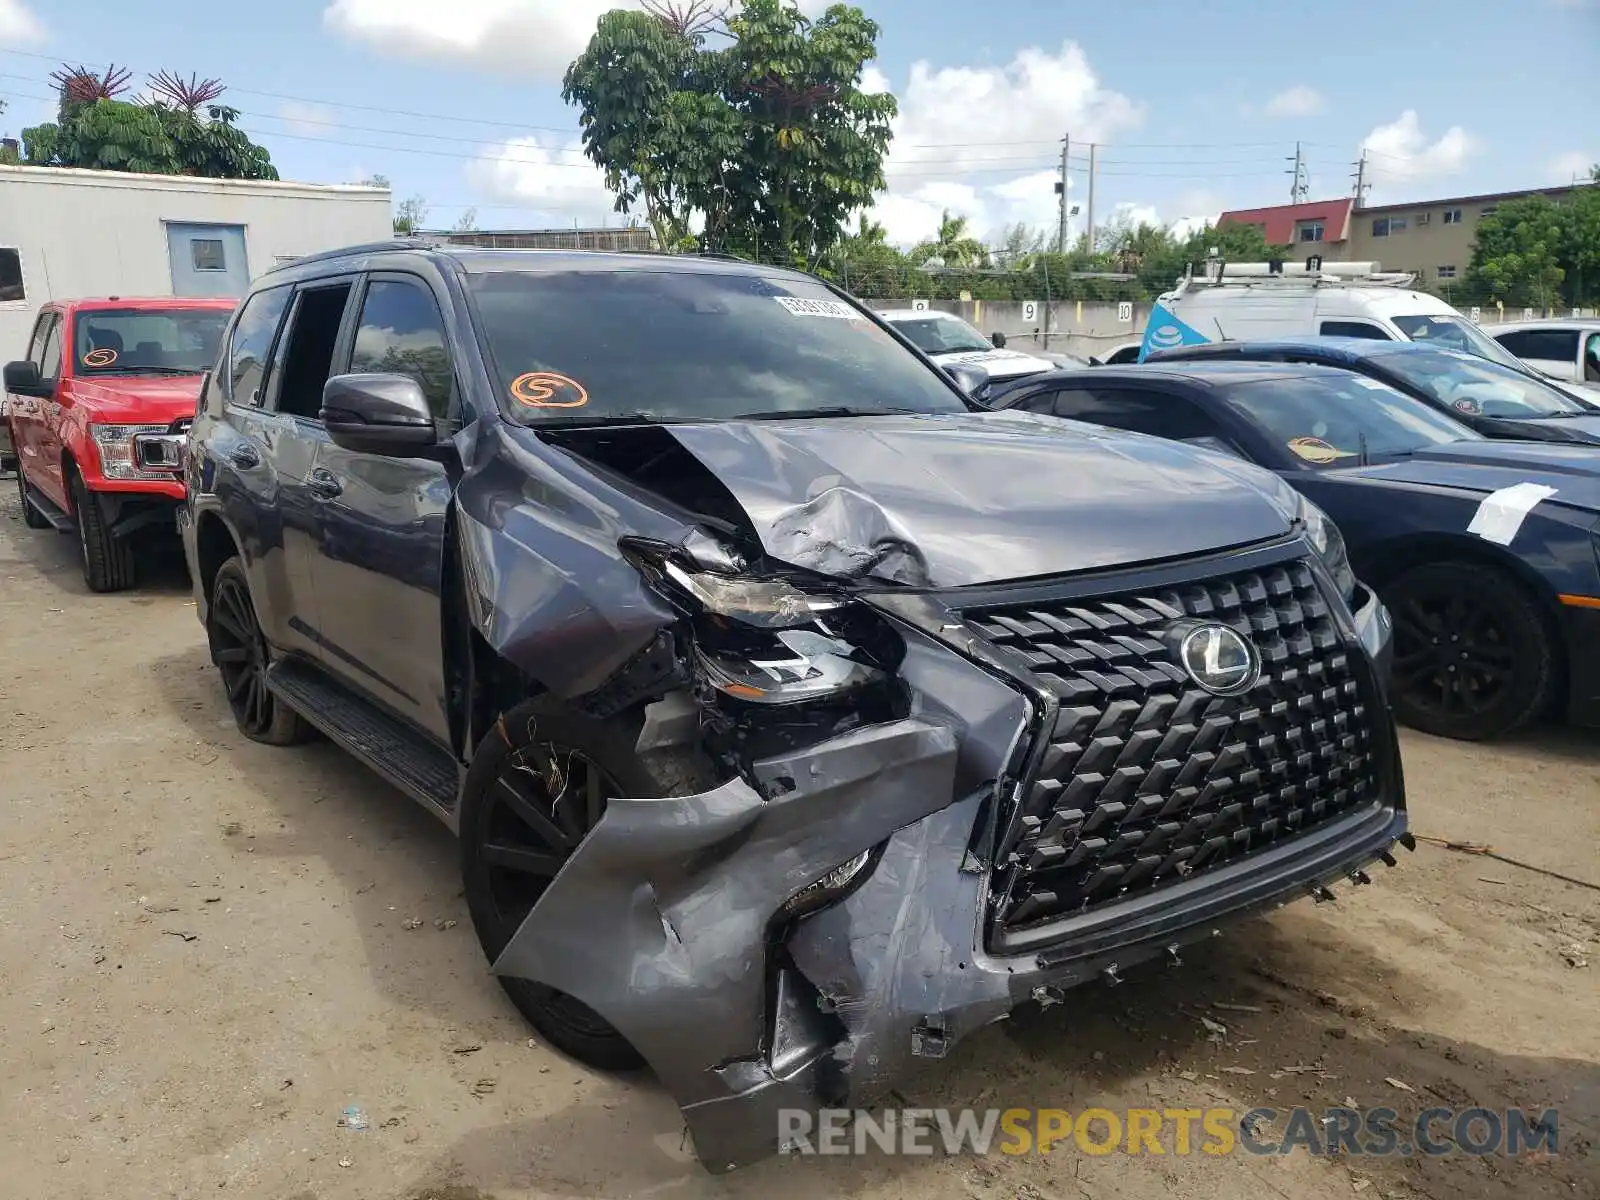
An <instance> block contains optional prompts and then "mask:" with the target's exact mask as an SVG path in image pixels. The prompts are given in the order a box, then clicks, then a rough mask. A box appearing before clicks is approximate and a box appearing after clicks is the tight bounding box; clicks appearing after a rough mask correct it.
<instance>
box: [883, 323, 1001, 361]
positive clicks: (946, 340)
mask: <svg viewBox="0 0 1600 1200" xmlns="http://www.w3.org/2000/svg"><path fill="white" fill-rule="evenodd" d="M889 324H891V325H893V326H894V327H895V328H896V329H898V330H899V331H900V332H901V333H903V334H905V335H906V337H907V338H908V339H910V341H911V343H912V345H914V346H916V348H917V349H918V350H921V351H922V352H923V353H924V354H955V353H957V352H960V351H965V350H993V349H994V343H993V342H991V341H990V340H989V339H988V338H986V337H984V336H983V334H981V333H979V332H978V331H977V330H976V329H974V328H973V327H972V326H971V325H968V324H967V323H966V322H965V321H963V320H962V319H961V318H960V317H952V316H949V315H947V314H944V313H932V314H930V315H929V316H926V317H896V318H894V320H892V321H890V322H889Z"/></svg>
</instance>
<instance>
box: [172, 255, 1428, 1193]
mask: <svg viewBox="0 0 1600 1200" xmlns="http://www.w3.org/2000/svg"><path fill="white" fill-rule="evenodd" d="M185 472H186V476H187V482H188V495H189V499H188V501H187V507H186V509H185V511H184V514H183V517H182V518H181V521H180V524H181V526H182V530H183V538H184V545H185V549H186V552H187V555H188V559H189V565H190V568H191V572H192V576H193V579H194V581H195V592H196V599H197V601H198V607H199V614H200V618H201V620H202V622H203V623H204V625H205V629H206V632H207V636H208V639H209V644H210V652H211V657H212V659H213V660H214V662H215V663H216V666H217V668H218V670H219V672H220V674H221V677H222V683H223V686H224V688H225V690H226V694H227V697H228V702H229V704H230V705H231V707H232V711H233V714H234V716H235V718H236V720H237V721H238V725H239V728H240V729H241V730H243V731H244V733H245V734H247V735H248V736H250V737H252V738H255V739H257V740H258V741H263V742H269V743H275V744H288V743H292V742H296V741H299V740H302V739H303V738H305V737H307V736H310V735H311V734H312V732H313V731H320V732H321V733H322V734H323V735H325V736H327V737H329V738H331V739H332V740H333V741H335V742H336V743H338V744H340V745H341V746H343V747H344V748H346V749H348V750H349V751H350V752H351V753H353V754H355V755H356V756H358V757H359V758H361V759H362V760H364V761H365V762H366V763H368V764H369V765H370V766H371V767H372V768H373V769H374V770H376V771H377V772H379V773H380V774H381V775H383V776H384V777H386V778H387V779H388V780H389V781H390V782H392V783H393V784H394V785H395V786H396V787H398V788H399V789H400V790H402V791H404V792H406V793H408V794H409V795H410V796H412V797H413V798H415V799H416V800H417V801H419V802H420V803H422V804H423V805H425V806H426V807H427V808H428V809H430V810H431V811H432V812H434V813H435V814H437V815H438V816H439V817H440V818H441V819H442V820H443V821H445V823H446V824H447V825H449V826H450V828H451V829H452V830H453V831H455V832H456V833H457V834H458V835H459V839H460V844H461V862H462V871H463V875H464V879H465V887H466V896H467V900H468V903H469V906H470V910H471V914H472V919H473V923H474V925H475V927H476V930H477V934H478V936H479V938H480V939H481V941H482V943H483V948H484V951H485V952H486V954H487V956H488V958H489V960H490V962H491V963H492V965H493V971H494V973H495V974H496V975H497V976H499V978H500V980H501V981H502V982H503V984H504V986H505V989H506V991H507V992H508V993H509V995H510V997H511V999H512V1000H513V1001H514V1002H515V1004H516V1005H517V1007H518V1008H519V1009H520V1010H521V1011H522V1012H523V1013H524V1014H525V1015H526V1016H527V1018H528V1020H529V1021H531V1022H532V1024H533V1025H534V1027H535V1028H536V1029H537V1030H538V1031H539V1032H540V1033H542V1035H543V1036H544V1038H545V1039H546V1040H547V1041H548V1042H549V1043H550V1044H552V1045H553V1046H555V1047H558V1048H559V1049H561V1050H563V1051H565V1052H567V1053H569V1054H571V1055H573V1056H575V1057H577V1058H579V1059H581V1060H583V1061H585V1062H588V1063H591V1064H595V1065H597V1066H601V1067H613V1068H615V1067H625V1066H632V1065H638V1064H641V1063H643V1064H647V1065H648V1066H649V1067H650V1068H651V1069H652V1070H653V1071H654V1072H655V1074H656V1075H657V1076H658V1077H659V1078H660V1080H661V1081H662V1082H663V1083H664V1084H665V1086H666V1087H667V1088H668V1089H670V1090H671V1092H672V1094H673V1095H674V1097H675V1098H676V1099H677V1101H678V1103H679V1104H680V1105H681V1106H682V1109H683V1112H684V1115H685V1118H686V1120H687V1122H688V1125H689V1128H690V1131H691V1133H692V1135H693V1139H694V1143H695V1146H696V1149H697V1152H698V1154H699V1156H700V1158H701V1160H702V1161H703V1162H704V1163H705V1164H706V1165H707V1167H708V1168H710V1169H711V1170H716V1171H720V1170H725V1169H728V1168H730V1167H733V1166H737V1165H740V1164H742V1163H747V1162H750V1161H752V1160H755V1159H758V1158H761V1157H763V1156H764V1155H767V1154H769V1153H772V1152H774V1151H775V1150H777V1149H778V1148H779V1146H778V1139H779V1131H780V1121H779V1117H778V1113H779V1112H780V1110H793V1109H811V1110H814V1109H816V1108H819V1107H823V1106H827V1107H834V1106H849V1107H859V1106H864V1105H867V1104H870V1103H872V1102H873V1101H875V1100H876V1099H877V1098H879V1097H881V1096H883V1095H884V1094H885V1093H886V1092H887V1091H888V1090H889V1089H890V1088H892V1087H893V1086H894V1085H895V1084H896V1083H898V1082H899V1081H901V1080H902V1079H903V1078H904V1077H905V1076H906V1074H907V1073H908V1072H909V1071H911V1070H912V1069H914V1068H915V1067H917V1066H918V1065H919V1064H920V1063H924V1062H926V1061H928V1060H930V1059H937V1058H939V1057H941V1056H942V1055H944V1054H946V1053H947V1052H948V1051H949V1050H950V1048H951V1047H952V1046H953V1045H954V1044H955V1043H956V1042H957V1041H959V1040H960V1039H961V1038H962V1037H964V1036H966V1035H967V1034H969V1033H971V1032H972V1031H973V1030H974V1029H977V1028H979V1027H981V1026H983V1025H986V1024H988V1023H990V1022H993V1021H997V1020H1000V1019H1002V1018H1004V1017H1005V1016H1006V1015H1007V1014H1008V1013H1009V1012H1011V1011H1012V1010H1013V1009H1015V1008H1016V1007H1018V1006H1019V1005H1022V1004H1025V1003H1028V1002H1030V1001H1034V1000H1048V999H1057V998H1059V997H1060V996H1061V994H1062V992H1063V990H1064V989H1067V988H1070V987H1072V986H1075V985H1078V984H1082V983H1085V982H1087V981H1093V980H1107V981H1111V982H1115V981H1116V980H1117V979H1118V978H1120V977H1121V975H1122V973H1124V972H1127V971H1129V970H1130V969H1132V968H1134V967H1135V966H1136V965H1138V964H1140V963H1143V962H1146V961H1150V960H1156V961H1167V962H1171V963H1176V962H1178V960H1179V956H1180V950H1181V948H1182V947H1183V945H1184V944H1185V943H1187V942H1189V941H1192V940H1195V939H1199V938H1205V937H1211V936H1213V934H1214V933H1216V932H1217V931H1218V930H1219V929H1220V928H1221V927H1222V924H1223V922H1224V921H1226V920H1231V919H1235V918H1239V917H1243V916H1245V915H1247V914H1251V913H1255V912H1260V911H1262V910H1265V909H1269V908H1271V907H1274V906H1277V905H1281V904H1283V903H1286V902H1288V901H1290V900H1293V899H1295V898H1297V897H1300V896H1304V895H1307V894H1308V893H1309V894H1313V895H1317V896H1326V895H1327V888H1328V885H1330V884H1331V883H1334V882H1336V881H1340V880H1345V879H1351V880H1354V881H1356V882H1365V881H1366V879H1367V876H1366V875H1365V874H1364V873H1363V868H1364V867H1366V866H1367V865H1369V864H1370V863H1372V862H1373V861H1374V860H1379V859H1382V860H1385V861H1388V862H1392V861H1393V859H1392V857H1391V855H1390V851H1391V849H1392V847H1393V845H1394V844H1395V843H1396V842H1400V843H1402V844H1409V835H1408V834H1407V832H1406V821H1405V803H1404V790H1403V784H1402V780H1401V771H1400V762H1399V756H1398V752H1397V747H1396V740H1395V733H1394V727H1393V724H1392V721H1391V718H1390V715H1389V709H1388V704H1387V701H1386V698H1385V693H1384V684H1383V680H1384V679H1385V678H1386V677H1387V675H1388V671H1387V669H1386V668H1385V666H1384V665H1382V664H1383V660H1384V659H1385V658H1386V656H1387V655H1388V653H1389V626H1388V618H1387V614H1386V613H1385V612H1384V611H1383V609H1382V608H1381V606H1380V605H1379V603H1378V601H1377V600H1376V599H1375V598H1374V597H1373V596H1372V594H1371V593H1369V592H1368V591H1366V590H1365V589H1364V588H1363V587H1362V586H1361V585H1360V584H1359V583H1358V582H1357V581H1356V580H1355V579H1354V577H1353V576H1352V575H1351V572H1350V567H1349V564H1348V562H1347V560H1346V557H1345V553H1344V548H1343V543H1342V542H1341V540H1340V537H1339V534H1338V532H1337V530H1336V529H1334V527H1333V526H1332V525H1331V524H1330V523H1329V522H1328V521H1327V520H1326V518H1324V517H1323V515H1322V514H1321V513H1320V512H1319V511H1318V510H1316V509H1315V508H1313V507H1311V506H1310V505H1309V504H1307V503H1306V502H1305V501H1304V500H1302V499H1300V498H1299V497H1298V496H1297V495H1296V494H1295V493H1294V492H1293V491H1292V490H1290V489H1289V488H1288V487H1287V486H1286V485H1285V484H1283V483H1281V482H1280V481H1279V480H1277V478H1276V477H1274V476H1272V475H1270V474H1268V473H1266V472H1262V471H1258V470H1256V469H1255V468H1253V467H1250V466H1248V465H1246V464H1244V463H1242V462H1241V461H1239V460H1238V459H1235V458H1231V457H1228V456H1225V455H1223V454H1219V453H1214V452H1212V451H1209V450H1206V449H1203V448H1199V447H1190V446H1184V445H1181V444H1177V443H1172V442H1167V441H1162V440H1157V439H1155V438H1146V437H1141V436H1138V435H1133V434H1125V433H1119V432H1114V431H1109V430H1106V429H1100V428H1094V427H1091V426H1087V425H1078V424H1073V423H1068V422H1060V421H1054V420H1051V419H1050V418H1043V417H1034V416H1030V415H1027V414H1018V413H990V412H984V411H981V410H979V409H978V408H977V407H976V406H975V405H974V404H973V403H972V402H971V401H970V400H968V399H967V398H966V397H965V396H964V395H963V393H962V392H961V390H960V389H959V388H958V387H957V386H956V385H955V383H954V381H953V380H952V379H951V378H950V377H948V376H947V375H945V374H943V373H942V372H941V371H939V370H938V369H937V368H936V367H934V366H933V365H932V363H931V362H930V361H929V360H928V359H927V358H926V357H925V356H923V355H922V354H921V353H920V352H919V351H917V350H916V349H915V348H914V347H913V346H912V345H911V344H910V343H908V342H907V341H905V340H904V339H903V338H902V337H901V336H900V335H899V334H897V333H896V332H895V331H894V330H893V329H891V328H889V327H888V326H887V325H885V324H884V323H883V322H882V321H880V320H879V319H878V318H877V317H876V316H874V315H873V314H872V313H871V312H869V311H868V310H866V309H864V308H862V307H861V306H860V305H858V304H857V303H856V302H855V301H854V300H852V299H851V298H850V297H848V296H846V295H844V294H843V293H840V292H837V291H835V290H833V289H831V288H830V287H828V286H827V285H826V284H824V283H822V282H820V281H818V280H816V279H814V278H811V277H808V276H805V275H801V274H797V273H793V272H787V271H781V270H776V269H769V268H765V267H758V266H753V265H747V264H743V263H736V262H730V261H722V260H713V259H696V258H675V257H665V256H651V255H599V254H577V253H561V252H497V251H469V250H458V249H446V248H436V247H427V246H424V245H421V244H417V243H398V244H385V245H380V246H368V247H358V248H354V249H351V250H348V251H343V252H340V253H336V254H329V255H321V256H317V257H313V258H308V259H301V260H299V261H297V262H295V263H293V264H291V265H288V266H286V267H283V268H280V269H277V270H274V271H272V272H270V273H268V274H267V275H265V276H263V277H262V278H260V279H258V280H257V281H256V283H255V285H254V286H253V288H252V290H251V292H250V294H249V296H248V297H247V298H246V299H245V301H244V303H243V304H242V305H241V306H240V309H239V311H238V312H237V313H236V315H235V317H234V319H233V323H232V325H231V327H230V330H229V332H228V335H227V337H226V339H225V340H224V344H223V349H222V354H221V358H220V360H219V362H218V365H217V368H216V369H215V370H214V371H213V372H212V374H211V376H210V377H209V379H208V380H207V382H206V386H205V388H204V392H203V395H202V398H201V402H200V411H199V413H198V415H197V417H196V419H195V422H194V425H193V426H192V429H191V431H190V434H189V441H188V444H187V448H186V455H185Z"/></svg>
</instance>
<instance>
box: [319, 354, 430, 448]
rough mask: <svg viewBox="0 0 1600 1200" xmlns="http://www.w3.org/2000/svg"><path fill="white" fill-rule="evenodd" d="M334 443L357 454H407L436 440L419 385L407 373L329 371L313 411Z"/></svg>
mask: <svg viewBox="0 0 1600 1200" xmlns="http://www.w3.org/2000/svg"><path fill="white" fill-rule="evenodd" d="M319 415H320V416H321V418H322V423H323V425H324V426H325V427H326V428H327V430H328V436H329V437H330V438H331V439H332V440H333V444H334V445H336V446H342V447H343V448H344V449H346V450H353V451H355V452H356V453H358V454H386V455H389V456H391V457H402V458H403V457H408V456H412V455H416V454H419V453H421V452H424V451H428V450H431V449H433V447H434V446H435V445H437V444H438V441H439V436H438V432H437V431H436V430H435V428H434V424H433V413H432V412H431V411H430V410H429V408H428V400H427V397H426V396H424V395H423V394H422V386H421V385H420V384H419V383H417V381H416V380H415V379H413V378H411V376H409V375H379V374H370V375H368V374H361V375H335V376H334V377H333V378H332V379H330V380H328V382H327V383H325V384H324V385H323V387H322V412H321V413H320V414H319Z"/></svg>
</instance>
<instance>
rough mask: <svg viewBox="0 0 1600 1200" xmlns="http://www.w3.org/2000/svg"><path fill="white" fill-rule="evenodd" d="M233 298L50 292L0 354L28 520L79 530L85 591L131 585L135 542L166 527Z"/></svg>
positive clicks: (169, 529) (32, 524)
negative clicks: (182, 456) (28, 332)
mask: <svg viewBox="0 0 1600 1200" xmlns="http://www.w3.org/2000/svg"><path fill="white" fill-rule="evenodd" d="M233 306H234V302H233V301H232V300H175V299H172V298H170V297H169V298H166V299H155V300H135V299H127V298H122V297H112V298H110V299H107V300H66V301H54V302H51V303H49V304H46V305H45V306H44V307H43V308H41V309H40V310H39V316H38V319H37V320H36V321H35V322H34V326H33V334H32V336H31V337H30V338H29V339H28V349H27V357H25V358H22V359H19V360H18V361H16V362H12V363H7V364H6V367H5V371H4V380H5V390H6V392H7V394H8V399H9V403H8V406H7V407H8V412H7V415H6V419H7V422H8V425H9V428H10V431H11V436H12V440H13V441H14V443H15V446H16V455H17V460H18V467H17V490H18V492H19V493H20V497H21V501H22V516H23V520H24V521H25V522H26V523H27V525H28V527H29V528H30V529H48V528H50V527H51V526H54V527H55V528H57V529H59V530H61V531H62V532H64V533H70V532H74V531H76V533H77V537H78V544H79V547H80V550H81V555H80V557H81V561H82V564H83V578H84V581H85V582H86V583H88V585H89V587H90V589H91V590H93V591H96V592H114V591H118V590H121V589H123V588H127V587H131V586H132V585H133V583H134V577H135V572H136V570H137V566H138V559H139V544H140V542H141V540H142V539H143V538H144V537H145V536H146V535H148V534H150V533H155V534H157V535H160V536H166V537H172V536H174V535H175V532H176V526H175V524H174V517H175V516H176V513H177V509H178V506H179V504H181V503H182V501H183V480H182V477H181V475H180V472H179V464H178V455H179V451H180V449H181V447H182V445H183V432H184V430H185V429H186V428H187V426H188V424H189V422H190V420H192V419H193V417H194V409H195V400H196V398H197V397H198V396H199V393H200V377H201V375H203V374H204V373H205V372H206V371H207V370H209V369H210V367H211V365H212V363H214V362H215V361H216V355H217V345H218V343H219V341H220V340H221V337H222V330H223V327H224V326H225V325H226V324H227V322H228V314H229V313H230V312H232V310H233Z"/></svg>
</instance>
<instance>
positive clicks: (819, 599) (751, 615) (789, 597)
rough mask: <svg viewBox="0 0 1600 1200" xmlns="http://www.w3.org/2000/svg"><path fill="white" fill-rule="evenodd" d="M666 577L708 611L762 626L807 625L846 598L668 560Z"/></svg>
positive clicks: (785, 627)
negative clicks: (687, 567) (689, 568)
mask: <svg viewBox="0 0 1600 1200" xmlns="http://www.w3.org/2000/svg"><path fill="white" fill-rule="evenodd" d="M662 570H663V571H664V572H665V573H666V577H667V578H668V579H670V580H672V582H673V583H675V584H677V585H678V587H680V588H682V589H683V591H684V592H686V593H687V594H688V595H689V596H690V597H692V598H693V599H694V600H695V601H696V602H697V603H698V604H699V605H700V607H701V608H703V609H704V610H705V611H706V612H710V613H716V614H717V615H718V616H721V617H728V618H731V619H732V620H735V621H740V622H742V623H744V624H746V625H754V626H756V627H758V628H761V629H790V628H794V627H796V626H800V625H807V624H810V623H811V622H812V621H814V620H815V619H816V618H817V616H818V615H819V614H821V613H827V612H833V611H835V610H836V609H840V608H843V607H844V605H845V601H843V600H840V599H835V598H834V597H831V596H813V595H811V594H810V593H807V592H803V591H801V590H800V589H799V588H797V587H795V586H794V585H793V584H791V583H789V582H787V581H786V580H782V579H751V578H748V577H744V576H738V575H716V574H713V573H711V572H709V571H686V570H684V569H683V568H682V567H680V566H678V564H677V563H673V562H669V563H666V564H665V565H664V566H663V568H662Z"/></svg>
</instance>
